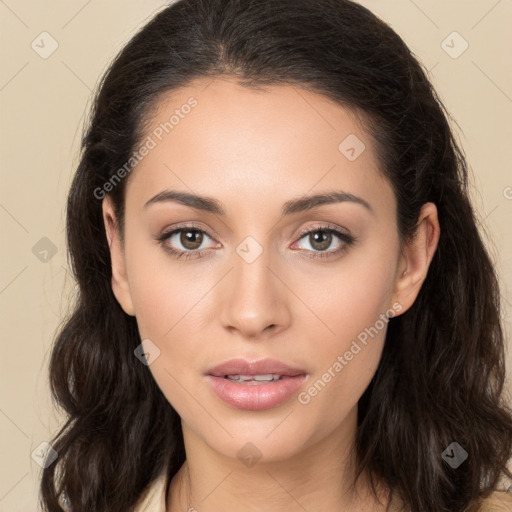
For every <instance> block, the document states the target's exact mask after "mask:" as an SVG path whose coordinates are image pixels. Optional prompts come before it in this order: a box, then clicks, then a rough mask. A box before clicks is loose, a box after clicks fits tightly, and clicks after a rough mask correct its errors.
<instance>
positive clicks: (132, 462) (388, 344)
mask: <svg viewBox="0 0 512 512" xmlns="http://www.w3.org/2000/svg"><path fill="white" fill-rule="evenodd" d="M427 76H428V73H427V72H426V70H425V69H424V67H423V66H422V65H421V64H420V63H419V62H418V60H417V59H416V58H415V56H414V54H413V53H412V52H411V51H410V50H409V48H408V47H407V46H406V44H405V43H404V42H403V40H402V39H401V38H400V37H399V36H398V35H397V34H396V33H395V32H394V31H393V30H392V29H391V28H390V27H389V26H388V25H387V24H386V23H384V22H383V21H382V20H380V19H379V18H378V17H376V16H375V15H374V14H372V13H371V12H370V11H369V10H368V9H366V8H364V7H362V6H361V5H359V4H357V3H354V2H351V1H348V0H315V1H314V2H313V1H310V0H279V1H275V0H178V1H177V2H174V3H172V4H171V5H169V6H167V7H165V8H164V9H163V10H162V11H161V12H159V13H157V14H156V15H155V16H154V17H153V18H152V19H151V20H150V21H149V22H148V23H147V24H146V25H145V26H144V27H143V28H142V29H141V30H140V31H139V32H138V33H137V34H136V35H135V36H134V37H133V38H132V39H131V40H130V41H129V42H128V44H127V45H126V46H125V47H124V48H123V49H122V51H121V52H120V53H119V55H118V56H117V57H116V58H115V59H114V61H113V62H112V63H111V65H110V66H109V68H108V70H107V71H106V73H105V75H104V77H103V79H102V81H101V83H100V85H99V88H98V91H97V93H96V95H95V98H94V103H93V106H92V109H91V110H92V111H91V117H90V119H89V120H88V125H87V127H86V130H85V133H84V136H83V139H82V147H81V149H82V151H81V159H80V162H79V165H78V169H77V171H76V174H75V175H74V178H73V183H72V186H71V190H70V192H69V196H68V202H67V227H66V236H67V243H68V249H69V254H70V261H71V264H72V270H73V272H74V276H75V278H76V281H77V283H78V291H77V298H76V303H75V304H74V309H73V311H72V313H71V314H70V315H69V317H68V318H67V319H66V320H65V322H64V323H63V324H62V326H61V327H60V328H59V332H58V333H57V335H56V339H55V342H54V345H53V349H52V353H51V360H50V368H49V370H50V387H51V392H52V399H53V400H54V402H55V404H56V405H57V406H59V407H60V408H62V409H63V410H64V412H65V413H66V415H67V416H66V417H67V421H65V424H64V425H63V426H62V428H61V429H60V430H59V432H58V433H57V434H56V435H55V437H54V439H53V440H52V442H51V444H52V446H53V448H54V449H55V450H56V451H57V453H58V458H57V461H56V462H55V463H53V464H52V465H50V466H49V467H47V468H46V469H44V470H43V473H42V478H41V486H40V500H41V503H42V506H43V509H44V510H45V511H49V512H56V511H61V510H62V508H61V506H60V504H59V496H60V495H61V493H62V492H63V491H64V492H65V494H66V495H67V497H68V499H69V502H70V503H71V506H72V509H73V512H82V511H90V510H94V511H95V512H100V511H108V512H118V511H119V512H121V511H122V512H126V511H131V510H133V509H134V506H135V503H136V502H137V501H138V499H139V498H140V497H141V496H142V495H143V493H144V491H145V490H146V489H147V488H148V486H149V485H150V484H151V483H152V482H153V481H154V480H155V478H156V477H157V475H158V474H159V473H160V472H161V471H164V468H165V467H168V478H169V480H170V479H171V478H172V477H173V476H174V475H175V474H176V472H177V471H178V470H179V468H180V467H181V465H182V464H183V462H184V461H185V455H186V454H185V449H184V443H183V436H182V431H181V422H180V418H179V416H178V413H177V412H176V411H175V410H174V409H173V407H172V406H171V405H170V404H169V402H168V401H167V400H166V398H165V396H164V395H163V393H162V391H161V390H160V389H159V387H158V386H157V384H156V382H155V380H154V378H153V377H152V375H151V373H150V371H149V369H148V367H147V366H145V365H143V364H140V361H139V360H138V359H137V358H136V357H135V356H134V349H135V348H136V347H137V346H138V345H139V344H140V343H141V338H140V335H139V332H138V328H137V323H136V320H135V318H134V317H131V316H128V315H126V314H125V313H124V311H123V310H122V309H121V307H120V305H119V304H118V302H117V300H116V298H115V296H114V294H113V292H112V288H111V261H110V252H109V246H108V243H107V238H106V234H105V228H104V223H103V219H102V204H101V200H98V199H97V198H96V196H97V194H95V191H97V190H98V189H100V188H102V187H104V184H105V183H106V182H108V181H109V180H111V179H112V177H113V176H114V174H115V173H116V172H117V171H118V170H119V169H120V168H121V167H122V166H123V164H124V163H125V162H127V161H128V159H129V158H130V156H131V154H132V152H133V151H134V148H136V146H137V144H139V143H140V142H141V140H142V137H143V134H144V128H145V126H146V125H147V123H148V119H149V118H150V113H151V112H152V111H153V110H152V109H153V108H154V107H155V105H156V104H157V103H158V101H159V99H160V98H161V97H162V95H163V94H165V93H167V92H169V91H172V90H175V89H178V88H180V87H182V86H186V85H189V84H190V83H191V81H192V80H195V79H202V78H208V77H210V78H213V77H229V78H230V79H235V80H236V81H237V82H238V83H239V84H240V85H243V86H245V87H248V88H256V87H264V86H265V85H274V84H282V85H293V86H297V87H302V88H304V89H307V90H310V91H312V92H315V93H317V94H320V95H323V96H324V97H326V98H329V99H330V100H333V101H334V102H336V103H338V104H340V105H342V106H344V107H346V108H349V109H351V110H352V111H353V112H356V113H357V114H358V116H359V117H360V119H361V120H362V121H363V123H364V127H365V129H366V130H367V132H368V134H369V135H370V136H371V137H372V139H373V142H374V145H375V147H376V148H377V154H378V159H379V163H380V166H381V169H382V172H383V174H384V175H385V176H386V177H387V179H388V180H389V182H390V184H391V186H392V188H393V190H394V193H395V195H396V198H397V204H398V211H397V227H398V231H399V235H400V239H401V241H405V240H410V239H411V238H412V237H413V236H414V234H415V226H416V223H417V220H418V214H419V211H420V208H421V206H422V205H423V204H424V203H426V202H433V203H435V205H436V206H437V210H438V218H439V222H440V226H441V235H440V239H439V244H438V248H437V251H436V253H435V255H434V257H433V260H432V263H431V265H430V268H429V271H428V274H427V277H426V280H425V281H424V283H423V286H422V288H421V290H420V292H419V295H418V297H417V299H416V301H415V303H414V304H413V306H412V307H411V308H410V309H409V310H408V311H407V312H405V313H404V314H402V315H401V316H398V317H395V318H392V319H391V320H390V322H389V325H388V332H387V336H386V341H385V346H384V351H383V355H382V358H381V361H380V365H379V367H378V369H377V371H376V373H375V375H374V377H373V379H372V381H371V383H370V385H369V386H368V388H367V389H366V390H365V392H364V394H363V396H362V397H361V399H360V401H359V404H358V407H359V418H358V432H357V441H356V452H357V471H356V479H357V478H359V476H360V475H361V474H362V473H363V472H365V473H367V474H368V475H370V477H371V483H372V488H373V485H374V482H383V483H385V485H386V486H387V487H388V488H389V489H393V490H394V491H396V492H397V493H398V494H399V495H400V496H401V498H402V499H403V501H404V502H405V504H406V505H407V507H409V508H410V509H411V510H414V511H415V512H416V511H428V512H432V511H436V512H441V511H449V512H458V511H463V510H466V507H468V506H473V505H474V504H476V503H477V502H478V501H479V499H480V498H482V497H486V496H487V495H488V494H490V492H491V491H492V490H494V489H496V488H497V486H498V485H499V484H500V479H501V478H502V477H504V476H505V475H506V476H507V477H508V478H512V474H511V473H510V472H509V470H508V469H507V463H508V461H509V459H510V457H511V455H512V411H511V409H510V408H509V407H508V406H507V403H506V401H505V396H504V389H503V385H504V379H505V360H504V337H503V331H502V326H501V320H500V294H499V288H498V280H497V276H496V273H495V270H494V268H493V264H492V261H491V259H490V256H489V254H488V252H487V250H486V248H485V247H484V244H483V241H482V237H481V235H480V234H479V231H478V227H477V219H476V214H475V211H474V209H473V207H472V205H471V203H470V200H469V193H468V169H467V164H466V161H465V155H464V153H463V151H462V149H461V148H460V147H459V145H458V143H457V142H456V140H455V137H454V135H453V133H452V129H451V128H450V124H449V122H448V119H451V116H450V115H449V113H448V112H447V111H446V108H445V106H444V105H443V104H442V102H441V100H440V99H439V97H438V95H437V94H436V92H435V90H434V88H433V86H432V85H431V83H430V81H429V79H428V78H427ZM128 180H129V176H128V177H126V178H125V179H123V180H121V181H120V183H119V184H118V185H117V186H116V187H114V188H113V190H111V191H110V192H109V194H110V196H111V197H112V199H113V201H114V204H115V209H116V215H117V218H118V221H119V226H120V229H121V233H122V231H123V229H124V228H123V226H124V225H123V219H124V191H125V187H126V183H127V181H128ZM453 441H456V442H458V443H459V444H460V445H461V446H462V447H463V448H464V449H465V450H466V451H467V453H468V455H469V456H468V459H467V460H466V461H465V462H464V464H463V466H462V467H461V468H460V469H453V468H452V467H450V466H449V465H448V464H447V463H445V462H444V460H443V459H442V456H441V455H442V452H443V451H444V450H445V449H446V447H447V446H449V445H450V444H451V443H452V442H453ZM373 491H374V492H375V488H373Z"/></svg>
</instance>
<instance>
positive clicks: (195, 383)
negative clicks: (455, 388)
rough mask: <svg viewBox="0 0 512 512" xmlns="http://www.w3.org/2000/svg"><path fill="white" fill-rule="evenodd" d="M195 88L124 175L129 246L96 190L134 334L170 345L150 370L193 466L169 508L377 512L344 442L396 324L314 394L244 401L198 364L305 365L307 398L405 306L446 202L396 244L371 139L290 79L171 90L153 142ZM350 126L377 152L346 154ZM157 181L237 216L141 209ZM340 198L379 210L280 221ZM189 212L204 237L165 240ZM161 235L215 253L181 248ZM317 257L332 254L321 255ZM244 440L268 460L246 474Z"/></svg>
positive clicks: (389, 196)
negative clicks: (271, 403) (244, 249)
mask: <svg viewBox="0 0 512 512" xmlns="http://www.w3.org/2000/svg"><path fill="white" fill-rule="evenodd" d="M190 96H193V97H194V98H196V99H197V101H198V105H197V107H196V108H195V109H193V110H192V111H191V112H190V113H189V114H187V115H186V116H184V118H183V119H180V122H179V124H178V125H176V126H175V127H174V129H173V130H172V131H170V132H169V133H168V134H166V135H164V137H163V138H162V141H161V142H159V143H158V144H157V145H156V147H155V148H154V149H152V150H151V151H150V152H149V154H148V155H147V156H145V158H144V159H143V160H142V161H141V162H140V163H139V164H138V165H137V168H136V169H135V170H134V171H133V172H132V174H131V175H130V177H129V181H128V183H127V189H126V217H125V219H126V220H125V243H124V246H123V245H122V244H121V242H120V239H119V233H118V231H117V229H116V224H115V220H116V219H115V214H114V210H113V206H112V203H111V201H110V199H109V197H108V196H107V197H106V198H105V200H104V201H103V215H104V222H105V227H106V231H107V237H108V240H109V244H110V248H111V257H112V288H113V291H114V294H115V296H116V298H117V300H118V301H119V303H120V305H121V306H122V308H123V309H124V311H125V312H126V313H127V314H128V315H134V316H135V317H136V318H137V323H138V326H139V330H140V334H141V340H144V339H148V338H149V339H150V340H151V341H152V342H153V343H154V344H155V345H156V346H157V347H158V348H159V350H160V356H159V357H158V358H156V359H155V360H154V362H152V363H151V364H150V366H149V367H148V370H149V371H151V373H152V375H153V377H154V378H155V380H156V382H157V384H158V385H159V387H160V389H161V390H162V392H163V393H164V395H165V396H166V398H167V399H168V401H169V403H170V404H171V405H172V406H173V407H174V409H175V410H176V411H177V412H178V414H179V415H180V417H181V422H182V428H183V435H184V441H185V449H186V456H187V461H186V463H185V464H184V465H183V466H182V468H181V470H180V471H179V472H178V474H177V475H176V476H175V477H174V479H173V480H172V482H171V486H170V489H169V493H168V495H167V511H173V512H174V511H187V510H188V509H189V508H190V507H194V508H195V509H196V510H198V511H199V512H216V511H223V512H231V511H235V510H237V511H238V510H250V511H261V510H265V511H267V512H278V511H282V510H289V511H297V512H298V511H304V510H306V511H311V512H313V511H318V510H330V511H354V512H355V511H374V512H376V511H384V510H385V509H386V507H387V505H388V501H389V496H388V494H387V492H385V490H384V489H381V490H380V491H379V492H380V495H379V496H380V498H381V501H382V504H379V503H378V502H377V501H376V500H375V499H374V498H373V497H372V495H371V494H370V492H369V486H368V480H367V478H366V477H363V478H361V479H360V480H359V481H358V484H357V486H356V492H349V486H350V483H351V479H352V478H353V472H354V467H353V460H352V459H351V458H350V457H349V452H350V450H351V449H352V448H353V446H354V440H355V434H356V425H357V402H358V400H359V398H360V397H361V395H362V394H363V392H364V390H365V389H366V387H367V386H368V384H369V383H370V381H371V379H372V377H373V375H374V373H375V371H376V369H377V366H378V364H379V360H380V357H381V354H382V349H383V344H384V339H385V334H386V327H387V323H385V322H384V327H382V328H380V329H378V333H377V334H376V335H374V336H372V337H371V338H368V343H367V345H365V346H363V345H362V344H361V343H359V345H361V347H362V350H360V351H359V352H358V353H357V354H356V355H354V356H353V358H351V360H350V361H346V363H347V364H346V365H344V367H343V370H342V371H339V372H338V373H336V375H335V377H333V378H332V379H331V380H330V382H328V384H327V385H325V387H324V388H323V389H322V390H321V391H320V392H318V394H317V395H316V396H314V397H312V398H311V400H310V401H309V402H308V403H307V404H304V403H300V402H299V401H298V398H297V395H298V393H295V394H294V395H293V396H292V397H290V398H289V399H287V400H285V401H284V402H283V403H280V404H279V405H278V406H275V407H272V408H269V409H265V410H258V411H248V410H241V409H237V408H234V407H232V406H230V405H228V404H226V403H225V402H223V401H222V400H220V399H219V398H218V397H217V396H216V395H215V394H214V393H212V391H211V389H210V388H209V386H208V385H207V383H206V380H205V376H204V372H205V371H206V370H207V369H209V368H211V367H212V366H213V365H215V364H219V363H221V362H223V361H225V360H227V359H230V358H233V357H244V358H246V359H249V360H256V359H262V358H267V357H268V358H275V359H279V360H280V361H283V362H285V363H286V364H288V365H291V366H295V367H299V368H303V369H305V370H306V371H307V374H308V380H307V382H306V383H305V384H304V385H303V387H302V388H301V389H300V391H302V392H304V391H307V390H308V389H309V388H310V387H311V386H312V384H313V383H314V382H316V381H317V380H318V379H320V378H322V375H323V374H324V373H325V372H326V371H327V370H328V369H329V368H330V367H331V368H332V366H333V363H334V362H335V361H336V360H337V358H338V356H339V355H343V354H345V353H346V352H347V350H349V349H350V347H351V343H352V342H353V341H354V340H357V339H358V338H357V336H358V334H360V333H362V332H363V331H364V330H365V329H366V328H370V327H371V326H376V325H379V326H381V325H382V323H383V322H380V323H379V324H377V323H376V322H377V321H378V320H379V318H382V317H381V316H380V315H382V314H383V313H385V312H386V311H389V310H392V311H393V313H394V316H398V315H399V314H403V313H404V312H405V311H407V310H408V309H409V308H410V307H411V305H412V304H413V302H414V300H415V299H416V297H417V294H418V292H419V290H420V288H421V286H422V283H423V281H424V279H425V277H426V274H427V271H428V267H429V265H430V262H431V260H432V257H433V254H434V252H435V250H436V247H437V243H438V239H439V233H440V230H439V223H438V219H437V213H436V208H435V206H434V205H433V204H431V203H427V204H425V205H424V206H423V208H422V210H421V213H420V217H419V220H418V236H417V237H416V238H415V239H414V242H412V241H411V242H408V243H406V244H405V245H404V247H403V248H402V250H401V249H400V240H399V235H398V232H397V225H396V199H395V197H394V194H393V191H392V189H391V186H390V184H389V182H388V181H387V180H386V179H385V178H384V177H383V175H382V174H381V172H380V171H379V163H378V160H377V156H376V153H375V150H374V145H373V143H372V140H371V139H370V137H369V135H368V134H367V133H366V132H365V131H364V130H363V128H362V127H361V125H360V123H358V122H357V119H356V118H355V117H354V116H353V115H352V114H351V113H350V112H349V111H347V110H346V109H345V108H343V107H341V106H340V105H338V104H336V103H334V102H331V101H330V100H328V99H326V98H324V97H322V96H320V95H318V94H314V93H312V92H309V91H306V90H304V89H299V88H297V87H292V86H272V87H269V88H268V89H267V90H265V91H258V90H254V89H248V88H243V87H241V86H239V85H237V84H236V83H235V81H234V80H229V79H221V78H217V79H215V80H213V81H212V80H210V81H197V82H194V83H193V84H191V85H189V86H187V87H184V88H182V89H179V90H177V91H173V92H172V93H171V94H167V95H166V96H164V97H163V98H162V99H161V100H160V103H159V105H158V107H159V108H158V111H157V112H156V113H155V116H154V118H153V119H152V120H151V123H150V124H151V128H150V129H149V130H148V132H147V133H146V136H147V135H149V134H150V133H151V130H152V129H153V128H154V127H155V126H158V125H159V123H162V122H165V121H168V120H169V117H170V115H172V113H173V112H174V110H175V109H176V108H179V106H180V105H183V104H185V103H186V102H187V99H188V98H189V97H190ZM350 134H355V135H356V136H357V137H358V138H359V139H360V140H361V141H363V142H364V144H365V146H366V149H365V150H364V151H363V152H362V153H361V155H360V156H359V157H358V158H357V159H355V160H354V161H350V160H349V159H348V158H347V157H346V156H345V155H344V154H342V153H341V152H340V151H339V150H338V146H339V144H340V142H342V141H343V140H344V139H345V138H346V137H347V136H348V135H350ZM164 190H178V191H183V192H188V193H194V194H199V195H202V196H208V197H211V198H215V199H216V200H217V201H219V202H220V203H221V205H222V207H223V209H224V210H225V213H226V214H225V216H222V215H219V214H216V213H212V212H206V211H202V210H199V209H194V208H192V207H191V206H186V205H183V204H178V203H177V202H175V201H161V202H153V203H151V204H150V205H148V206H147V207H145V206H144V205H145V203H146V202H147V201H149V200H150V199H151V198H153V197H154V196H155V195H157V194H159V193H160V192H162V191H164ZM333 191H344V192H346V193H350V194H352V195H353V196H357V197H358V198H361V199H363V200H364V201H365V202H366V203H367V204H368V205H369V208H368V207H366V206H364V205H363V204H360V203H358V202H354V201H343V202H337V203H332V204H324V205H321V206H317V207H315V208H314V209H310V210H306V211H297V212H294V213H292V214H289V215H282V212H281V208H282V206H283V204H284V203H286V202H287V201H290V200H292V199H297V198H302V197H304V196H305V195H306V196H310V195H313V194H319V193H325V192H333ZM189 223H193V224H194V225H195V226H196V227H195V228H192V231H194V229H196V230H197V229H198V227H199V228H200V230H201V231H202V232H203V238H202V242H201V241H200V240H199V242H197V243H196V245H195V247H193V246H192V245H191V244H189V245H188V246H186V245H184V244H183V239H184V236H183V237H182V238H181V239H180V235H179V234H178V235H174V236H172V237H171V238H169V239H167V240H166V241H165V242H163V243H160V242H158V241H157V240H156V238H157V237H158V236H160V235H161V234H162V233H165V232H169V231H170V230H171V229H172V228H173V226H177V225H178V224H179V225H180V227H182V225H183V224H189ZM326 223H328V224H329V226H328V227H336V228H338V229H340V230H341V231H342V232H347V233H349V234H350V235H352V236H353V237H355V238H356V242H355V243H354V244H347V243H346V242H345V241H344V240H343V239H340V238H338V237H337V236H336V235H333V236H332V241H331V244H330V245H328V246H327V249H326V250H324V251H322V249H321V247H322V244H321V243H320V241H321V238H320V239H319V240H320V241H316V242H315V238H314V236H313V235H300V232H301V230H305V229H307V230H308V231H309V230H311V231H313V232H315V231H314V230H315V229H316V230H317V231H321V228H322V226H325V224H326ZM184 231H185V232H186V233H187V232H188V230H187V229H186V228H185V229H184ZM186 233H185V234H186ZM248 236H251V237H252V238H253V239H255V240H256V241H257V243H258V244H259V247H260V248H261V250H262V252H261V254H260V255H259V256H258V257H257V258H256V259H255V260H254V261H252V262H251V263H248V262H247V261H246V260H244V259H243V258H242V257H241V256H240V253H239V252H237V250H236V249H237V247H238V246H239V245H240V244H241V242H243V241H244V239H245V238H246V237H248ZM185 241H186V239H185ZM166 245H167V246H168V247H169V246H171V247H173V248H174V249H175V250H177V251H181V252H185V251H189V252H193V251H194V250H195V248H197V247H199V246H200V249H199V250H205V251H204V253H203V254H202V255H200V256H199V257H197V255H196V257H193V258H191V259H188V260H187V259H184V258H182V259H177V258H176V257H174V256H172V255H171V254H169V253H168V252H167V251H166V250H165V248H164V247H165V246H166ZM326 245H327V244H326ZM251 247H253V248H252V249H251V250H254V246H251ZM340 247H343V250H342V251H341V252H338V253H337V254H334V251H335V250H336V249H338V248H340ZM322 252H323V253H324V254H325V253H329V252H331V255H330V256H329V257H326V258H322V259H319V258H316V259H315V257H314V256H315V255H318V254H320V253H322ZM393 305H394V306H393ZM398 310H399V311H398ZM248 442H250V443H252V445H254V446H255V447H256V449H257V450H258V453H259V454H260V455H261V458H260V459H259V460H258V461H257V463H255V464H254V465H251V466H250V467H248V466H247V465H246V464H244V463H243V462H242V460H241V459H240V457H239V456H238V455H237V454H238V452H239V450H240V449H241V448H242V447H244V445H246V443H248ZM252 445H251V446H252ZM251 449H252V450H254V448H251Z"/></svg>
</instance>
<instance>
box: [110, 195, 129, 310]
mask: <svg viewBox="0 0 512 512" xmlns="http://www.w3.org/2000/svg"><path fill="white" fill-rule="evenodd" d="M102 210H103V222H104V224H105V233H106V235H107V241H108V245H109V247H110V260H111V262H112V281H111V284H112V291H113V292H114V295H115V297H116V299H117V302H119V304H120V306H121V307H122V308H123V310H124V312H125V313H126V314H127V315H131V316H135V310H134V308H133V302H132V296H131V292H130V286H129V283H128V278H127V274H126V265H125V257H124V249H123V247H122V244H121V240H120V238H119V229H118V224H117V219H116V216H115V210H114V205H113V203H112V200H111V198H110V196H108V195H107V196H105V198H104V199H103V202H102Z"/></svg>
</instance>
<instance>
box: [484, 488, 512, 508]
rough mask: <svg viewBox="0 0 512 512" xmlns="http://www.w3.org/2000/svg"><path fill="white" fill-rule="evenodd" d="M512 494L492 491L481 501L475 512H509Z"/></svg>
mask: <svg viewBox="0 0 512 512" xmlns="http://www.w3.org/2000/svg"><path fill="white" fill-rule="evenodd" d="M511 511H512V494H511V493H510V492H507V491H493V492H492V493H491V494H490V495H489V496H487V498H484V499H482V501H481V503H480V507H479V508H477V512H511Z"/></svg>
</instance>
